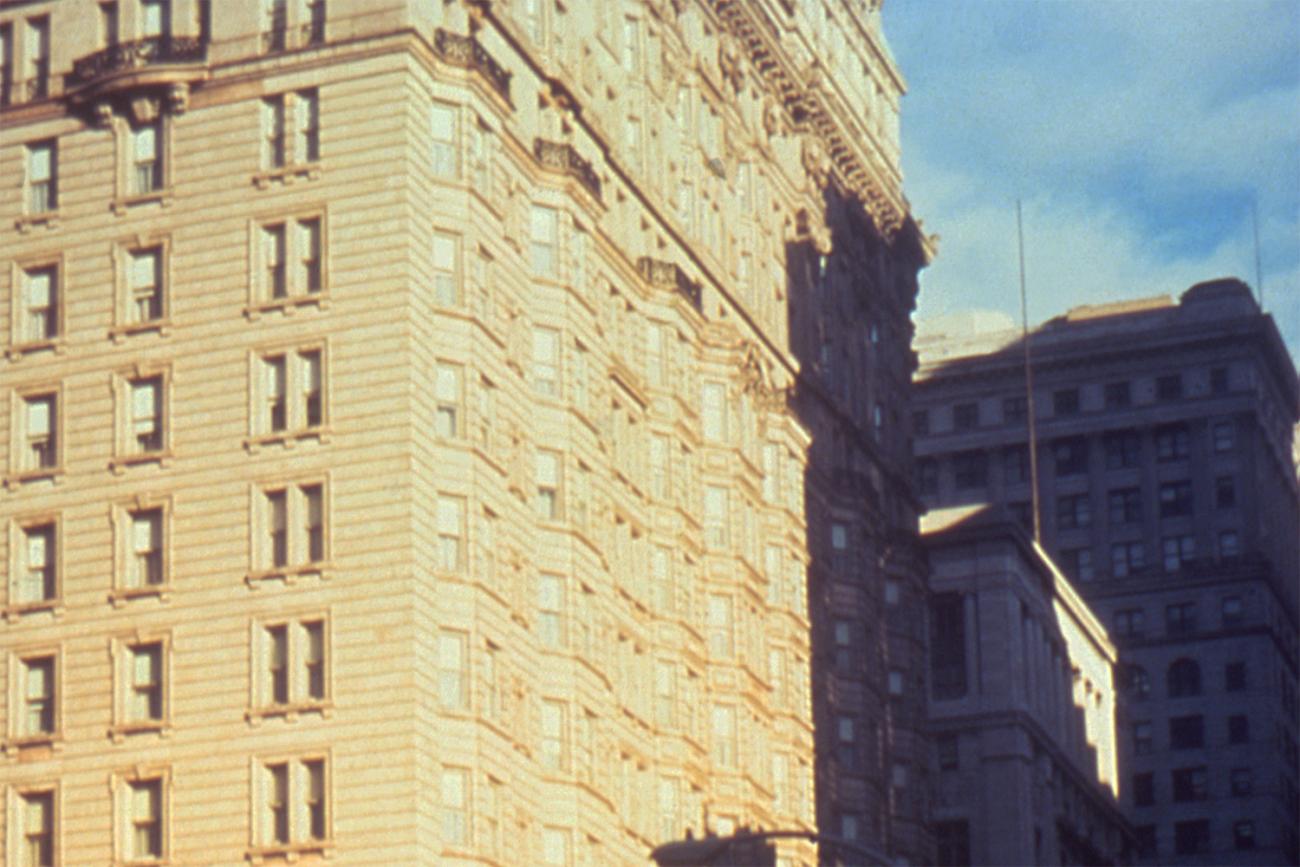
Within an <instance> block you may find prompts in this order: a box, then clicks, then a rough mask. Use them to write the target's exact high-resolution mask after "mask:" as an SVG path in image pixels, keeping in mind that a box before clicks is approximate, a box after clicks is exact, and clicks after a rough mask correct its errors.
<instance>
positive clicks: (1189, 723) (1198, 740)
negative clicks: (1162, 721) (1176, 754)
mask: <svg viewBox="0 0 1300 867" xmlns="http://www.w3.org/2000/svg"><path fill="white" fill-rule="evenodd" d="M1203 746H1205V720H1204V719H1203V718H1202V717H1201V716H1200V714H1197V715H1195V716H1180V717H1172V718H1171V719H1170V720H1169V748H1170V749H1171V750H1195V749H1200V748H1201V747H1203Z"/></svg>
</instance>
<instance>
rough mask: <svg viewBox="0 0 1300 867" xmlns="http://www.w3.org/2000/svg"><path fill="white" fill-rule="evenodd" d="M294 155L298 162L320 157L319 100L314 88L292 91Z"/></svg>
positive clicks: (312, 160) (308, 161) (311, 160)
mask: <svg viewBox="0 0 1300 867" xmlns="http://www.w3.org/2000/svg"><path fill="white" fill-rule="evenodd" d="M293 96H294V100H293V107H294V156H295V157H296V158H297V160H298V161H299V162H305V163H314V162H316V161H317V160H319V159H320V100H319V98H318V96H317V91H316V89H315V88H311V89H310V90H300V91H297V92H296V93H294V95H293Z"/></svg>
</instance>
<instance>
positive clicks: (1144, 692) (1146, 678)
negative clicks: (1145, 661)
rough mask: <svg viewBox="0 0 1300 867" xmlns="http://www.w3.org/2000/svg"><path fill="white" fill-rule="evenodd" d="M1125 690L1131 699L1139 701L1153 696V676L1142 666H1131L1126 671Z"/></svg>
mask: <svg viewBox="0 0 1300 867" xmlns="http://www.w3.org/2000/svg"><path fill="white" fill-rule="evenodd" d="M1124 677H1125V681H1124V688H1125V689H1126V690H1127V692H1128V696H1129V698H1130V699H1133V700H1138V701H1140V700H1141V699H1144V698H1146V697H1147V696H1149V695H1151V675H1149V674H1147V670H1146V669H1145V668H1143V667H1142V666H1140V665H1130V666H1128V667H1127V668H1126V669H1125V670H1124Z"/></svg>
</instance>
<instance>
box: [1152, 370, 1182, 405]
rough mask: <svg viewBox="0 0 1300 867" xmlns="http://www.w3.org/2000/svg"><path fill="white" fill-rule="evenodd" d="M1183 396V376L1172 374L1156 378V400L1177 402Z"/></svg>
mask: <svg viewBox="0 0 1300 867" xmlns="http://www.w3.org/2000/svg"><path fill="white" fill-rule="evenodd" d="M1182 396H1183V376H1182V374H1180V373H1172V374H1169V375H1168V376H1160V377H1157V378H1156V398H1157V399H1158V400H1178V399H1179V398H1181V397H1182Z"/></svg>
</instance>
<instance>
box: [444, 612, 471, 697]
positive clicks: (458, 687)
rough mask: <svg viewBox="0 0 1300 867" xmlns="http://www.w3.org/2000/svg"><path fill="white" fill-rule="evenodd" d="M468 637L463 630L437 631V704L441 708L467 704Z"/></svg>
mask: <svg viewBox="0 0 1300 867" xmlns="http://www.w3.org/2000/svg"><path fill="white" fill-rule="evenodd" d="M468 648H469V638H468V636H466V635H465V633H463V632H456V631H453V630H450V629H444V630H442V631H440V632H439V633H438V704H439V705H441V706H442V709H443V710H457V711H459V710H465V709H467V708H468V706H469V683H468V681H469V663H468V658H467V653H468Z"/></svg>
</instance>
